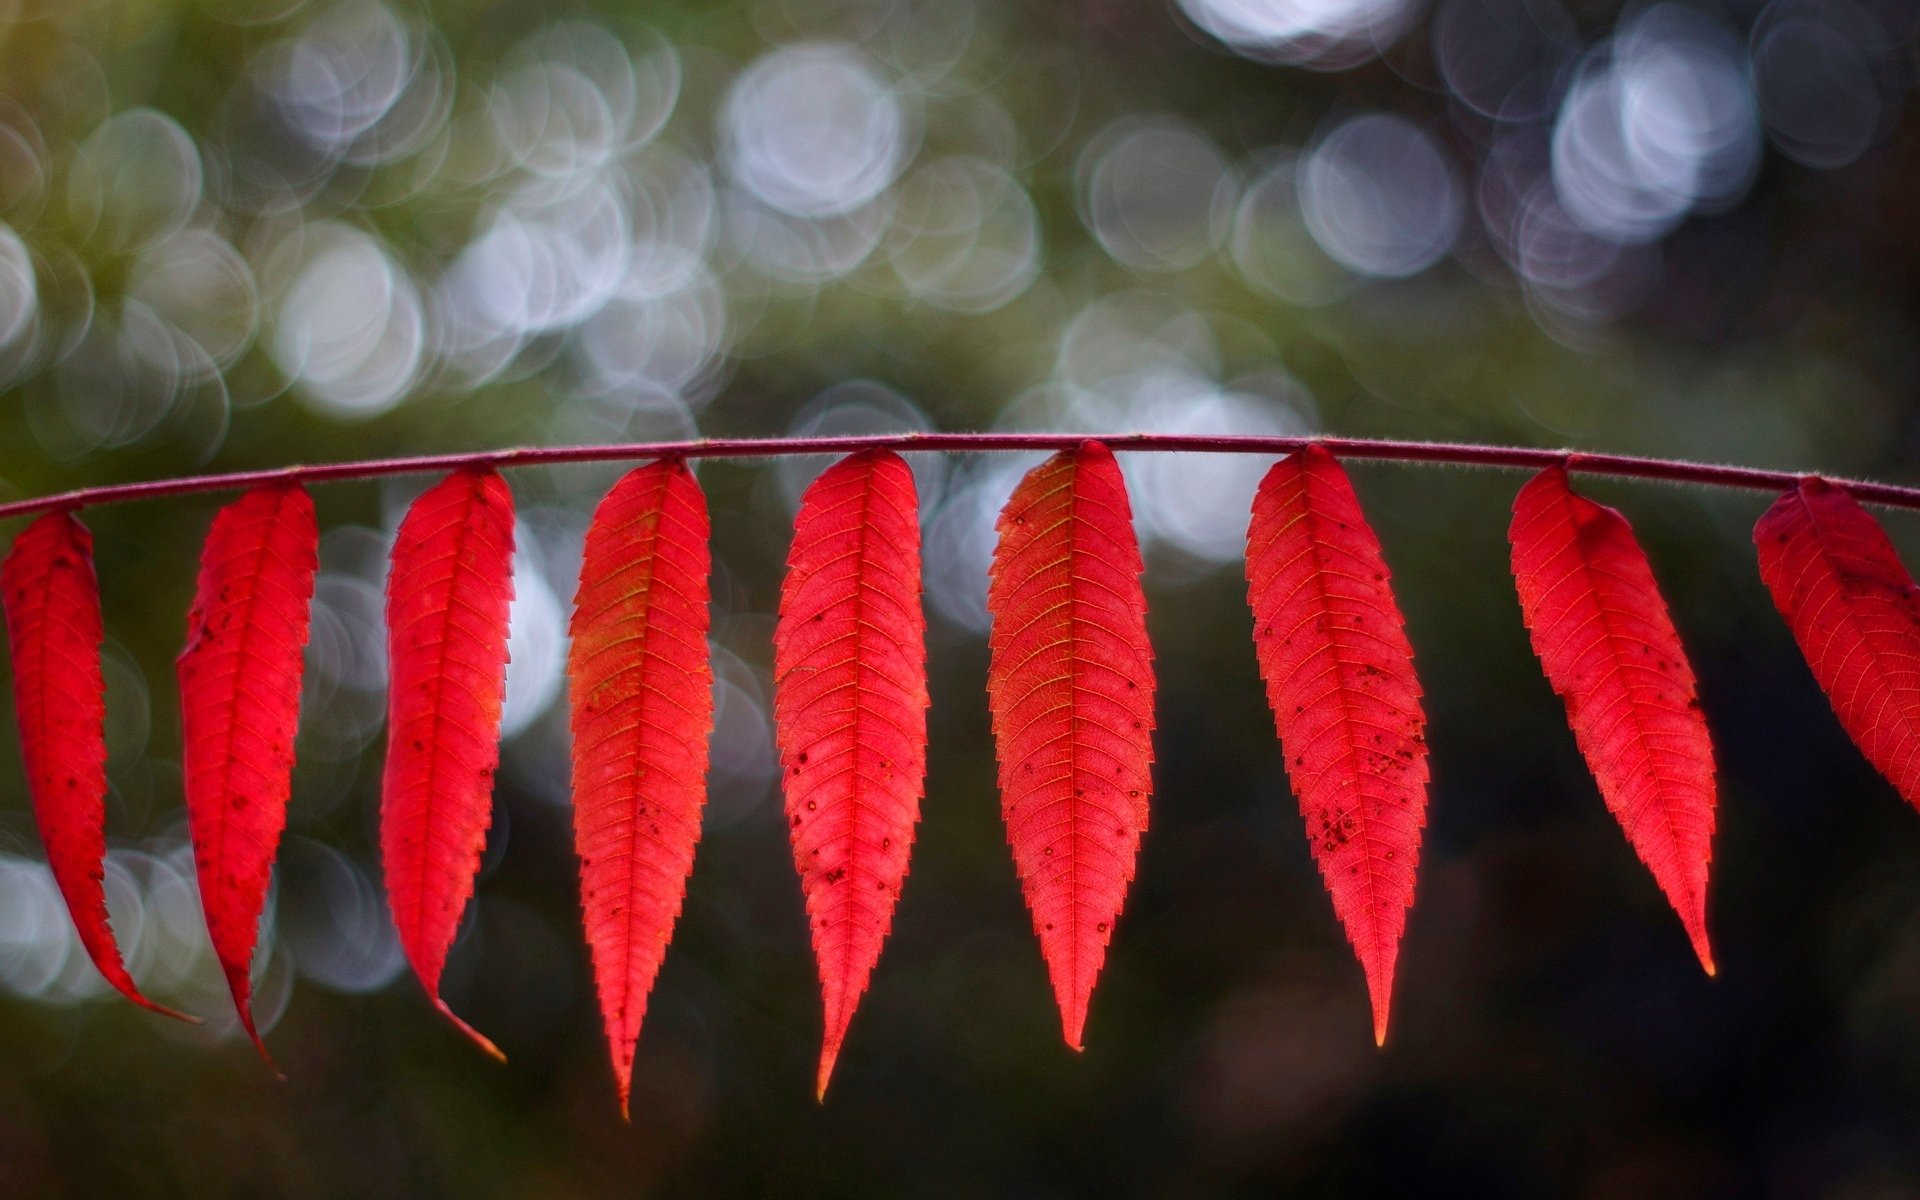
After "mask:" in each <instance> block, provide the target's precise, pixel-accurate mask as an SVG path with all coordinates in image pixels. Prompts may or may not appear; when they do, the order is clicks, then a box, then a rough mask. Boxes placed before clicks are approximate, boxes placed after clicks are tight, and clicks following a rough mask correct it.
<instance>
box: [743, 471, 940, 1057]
mask: <svg viewBox="0 0 1920 1200" xmlns="http://www.w3.org/2000/svg"><path fill="white" fill-rule="evenodd" d="M773 645H774V668H773V674H774V727H775V732H776V734H777V740H778V743H779V748H780V777H781V785H782V788H783V790H784V791H785V794H786V817H787V832H788V835H789V838H790V840H791V842H792V848H793V863H794V867H795V869H796V870H798V872H799V875H800V885H801V890H802V891H803V892H804V893H805V895H806V903H807V918H808V924H809V925H810V926H811V927H812V935H813V951H814V958H815V961H816V962H817V964H818V967H819V975H820V991H821V1003H822V1007H823V1009H824V1016H825V1022H824V1026H825V1027H824V1031H823V1036H822V1046H821V1064H820V1076H819V1079H820V1090H821V1092H822V1093H823V1094H824V1092H825V1090H826V1082H827V1077H828V1075H829V1074H830V1073H831V1071H832V1068H833V1062H834V1059H835V1057H836V1056H837V1055H838V1054H839V1052H840V1047H841V1046H842V1044H843V1043H844V1042H845V1040H846V1035H847V1027H848V1026H849V1024H851V1022H852V1020H853V1015H854V1012H855V1010H856V1009H857V1008H858V1007H859V1003H860V998H861V996H862V994H864V993H865V991H866V989H867V983H868V980H869V978H870V977H871V976H872V973H873V968H874V964H875V963H876V962H877V961H878V960H879V957H880V949H881V946H882V944H883V943H884V942H885V940H886V936H887V930H888V928H889V926H890V925H891V924H892V920H893V910H894V905H895V903H896V901H897V899H898V897H899V895H900V889H901V885H902V884H903V882H904V881H905V879H906V875H907V865H908V855H909V854H910V852H911V849H912V846H913V835H914V825H915V823H916V822H917V821H918V820H919V818H920V797H921V794H922V791H923V787H924V783H925V779H926V765H927V659H926V617H925V615H924V613H923V611H922V608H921V596H920V520H919V501H918V497H917V495H916V493H915V491H914V483H913V472H912V470H911V469H909V468H908V466H907V464H906V462H905V460H903V459H902V458H901V457H900V456H899V455H897V454H894V453H893V452H891V451H886V450H867V451H862V452H859V453H856V454H853V455H851V456H849V457H847V458H845V459H842V460H841V461H840V462H838V463H836V464H835V465H834V466H832V467H830V468H828V470H827V471H826V472H825V473H823V474H822V475H821V476H820V477H819V478H818V479H816V480H815V481H814V482H813V484H812V485H811V486H809V487H808V488H807V490H806V493H805V495H804V496H803V497H802V498H801V501H800V511H799V514H798V516H797V517H796V519H795V521H794V536H793V547H792V549H791V551H790V552H789V553H788V556H787V577H786V581H785V583H784V584H783V586H782V588H781V593H780V617H779V622H778V624H777V626H776V627H775V630H774V640H773Z"/></svg>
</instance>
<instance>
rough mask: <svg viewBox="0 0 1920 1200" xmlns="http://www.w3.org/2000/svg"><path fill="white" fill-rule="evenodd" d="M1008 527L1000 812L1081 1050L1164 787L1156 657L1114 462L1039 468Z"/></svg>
mask: <svg viewBox="0 0 1920 1200" xmlns="http://www.w3.org/2000/svg"><path fill="white" fill-rule="evenodd" d="M999 530H1000V543H999V545H998V546H997V547H996V548H995V550H994V554H993V573H992V578H991V580H990V582H989V585H988V589H987V611H988V612H989V613H991V614H992V616H993V635H992V638H991V641H990V644H989V649H990V652H991V664H990V666H989V667H988V671H987V693H988V698H989V701H990V704H991V707H992V710H993V735H994V742H995V744H996V746H997V748H998V752H999V759H1000V797H1001V808H1002V812H1003V815H1004V816H1005V818H1006V822H1007V837H1008V840H1009V841H1010V842H1011V843H1012V844H1013V858H1014V863H1015V865H1016V866H1017V867H1018V868H1019V871H1020V880H1021V883H1022V885H1023V886H1024V888H1025V890H1026V895H1027V906H1028V907H1029V908H1031V909H1032V910H1033V926H1034V931H1035V932H1036V933H1038V934H1039V936H1040V950H1041V953H1042V954H1043V955H1045V957H1046V960H1047V970H1048V973H1049V974H1050V975H1051V976H1052V979H1053V991H1054V996H1055V998H1056V999H1057V1000H1058V1001H1059V1005H1060V1022H1061V1029H1062V1032H1063V1033H1064V1034H1065V1035H1066V1039H1067V1044H1068V1045H1070V1046H1072V1047H1073V1048H1074V1049H1076V1050H1077V1049H1079V1048H1080V1035H1081V1031H1082V1029H1083V1027H1084V1026H1085V1024H1086V1019H1087V1003H1088V1001H1089V1000H1090V999H1091V998H1092V995H1093V985H1094V980H1095V979H1096V978H1098V976H1099V974H1100V967H1101V963H1102V961H1103V960H1104V959H1105V958H1106V947H1107V942H1108V940H1109V938H1110V937H1111V934H1112V929H1113V922H1114V919H1115V918H1116V917H1118V916H1119V913H1120V908H1121V906H1122V904H1123V903H1124V902H1125V900H1126V894H1127V884H1128V883H1129V882H1130V881H1131V880H1132V879H1133V870H1134V859H1135V857H1136V856H1137V855H1138V853H1139V849H1140V835H1141V834H1142V833H1143V832H1144V831H1145V830H1146V826H1147V798H1148V795H1149V793H1150V792H1151V791H1152V789H1153V779H1152V764H1153V683H1154V680H1153V650H1152V647H1150V646H1149V645H1148V644H1147V624H1146V615H1147V602H1146V596H1145V594H1144V593H1143V592H1142V591H1141V588H1140V570H1141V563H1140V547H1139V544H1138V543H1137V542H1136V541H1135V539H1134V533H1133V514H1132V511H1131V510H1130V509H1129V507H1128V505H1127V490H1126V483H1125V481H1124V480H1123V479H1122V478H1121V476H1120V467H1119V465H1118V464H1117V463H1115V462H1114V460H1113V454H1112V452H1111V451H1109V450H1108V449H1107V448H1106V447H1105V446H1103V445H1101V444H1100V443H1099V442H1083V443H1081V445H1080V447H1079V448H1078V449H1076V450H1066V451H1062V452H1061V453H1059V454H1056V455H1054V456H1053V457H1052V458H1050V459H1048V460H1047V461H1046V462H1044V463H1042V464H1041V465H1040V466H1038V467H1035V468H1034V469H1033V470H1032V471H1031V472H1029V473H1028V475H1027V477H1026V478H1025V479H1023V480H1021V481H1020V486H1019V487H1018V488H1016V489H1015V490H1014V493H1013V498H1012V499H1010V500H1008V501H1007V507H1006V509H1005V510H1004V511H1002V512H1001V514H1000V522H999Z"/></svg>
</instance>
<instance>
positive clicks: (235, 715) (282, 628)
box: [176, 483, 320, 1078]
mask: <svg viewBox="0 0 1920 1200" xmlns="http://www.w3.org/2000/svg"><path fill="white" fill-rule="evenodd" d="M319 545H320V532H319V528H318V526H317V525H316V524H315V520H314V512H313V501H312V499H311V498H310V497H309V496H308V495H307V492H306V489H305V488H302V487H301V486H300V485H299V484H297V483H270V484H264V485H262V486H260V487H256V488H254V489H253V490H251V491H249V492H247V493H246V494H244V495H243V496H241V497H240V498H239V499H238V500H235V501H234V502H233V503H231V504H229V505H227V506H226V507H225V508H223V509H221V510H220V512H219V514H218V515H216V516H215V517H214V520H213V526H212V528H211V529H210V530H209V531H208V533H207V539H206V544H205V546H204V547H203V548H202V550H201V554H200V577H199V583H198V585H197V587H196V589H195V593H194V600H193V607H192V609H191V610H190V611H189V613H188V615H187V637H186V646H185V648H184V649H182V650H181V652H180V657H179V659H178V661H177V663H176V669H177V671H178V675H179V681H180V725H181V743H182V753H183V757H182V762H181V771H182V777H183V784H184V790H185V792H186V801H187V825H188V830H189V832H190V834H191V836H192V840H193V851H194V866H195V871H196V874H197V876H198V878H199V884H200V903H201V908H202V910H203V911H204V913H205V916H206V924H207V934H208V937H209V938H210V939H211V941H212V943H213V950H214V956H215V958H216V959H218V961H219V963H220V967H221V970H222V972H223V973H224V974H225V976H226V979H227V986H228V990H229V991H231V992H232V994H233V1002H234V1007H235V1008H236V1009H237V1010H238V1012H239V1014H240V1024H241V1026H242V1027H243V1028H244V1029H245V1030H246V1033H247V1037H248V1038H249V1039H250V1040H251V1041H252V1042H253V1044H254V1047H255V1048H256V1049H257V1050H259V1052H260V1057H261V1058H262V1059H263V1060H264V1061H265V1062H266V1063H267V1065H268V1067H269V1068H271V1069H272V1070H273V1071H274V1073H275V1074H276V1075H278V1074H279V1068H277V1067H274V1065H273V1058H272V1056H271V1055H269V1054H268V1053H267V1048H266V1045H265V1044H264V1043H263V1042H262V1041H261V1040H260V1035H259V1033H258V1031H257V1030H256V1029H255V1028H254V1020H253V1004H252V986H253V985H252V979H251V977H250V976H249V973H248V967H249V965H250V964H251V962H252V961H253V952H254V945H255V941H256V939H257V937H258V934H259V927H260V914H261V911H262V910H263V909H264V908H265V906H266V899H267V888H268V885H269V884H270V883H271V881H272V877H273V860H274V854H275V851H276V850H277V849H278V847H279V844H280V835H281V833H282V831H283V830H284V829H285V828H286V823H287V800H288V796H289V795H290V793H291V791H292V780H293V761H294V738H295V735H296V733H297V730H298V726H299V718H300V682H301V675H302V672H303V670H304V668H305V655H304V651H305V648H306V644H307V632H308V627H309V624H310V621H311V616H312V603H313V581H314V575H315V573H316V572H317V571H318V570H319V566H320V560H319ZM281 1077H282V1078H285V1076H281Z"/></svg>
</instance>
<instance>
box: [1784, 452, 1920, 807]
mask: <svg viewBox="0 0 1920 1200" xmlns="http://www.w3.org/2000/svg"><path fill="white" fill-rule="evenodd" d="M1753 540H1754V544H1755V546H1756V547H1757V549H1758V550H1759V552H1760V577H1761V579H1763V580H1764V581H1765V582H1766V585H1767V590H1768V591H1769V592H1770V593H1772V595H1773V603H1774V606H1775V607H1776V608H1778V609H1779V610H1780V615H1781V616H1783V617H1785V618H1786V620H1787V626H1788V628H1790V629H1792V630H1793V638H1794V641H1796V642H1798V643H1799V645H1800V653H1801V654H1802V655H1804V656H1805V657H1806V660H1807V665H1808V666H1809V667H1811V668H1812V669H1813V677H1814V678H1815V679H1816V680H1818V681H1819V683H1820V690H1821V691H1823V692H1825V693H1826V694H1827V699H1828V700H1829V701H1831V702H1832V704H1833V711H1834V712H1835V713H1836V714H1837V715H1838V716H1839V718H1840V724H1841V725H1842V726H1843V727H1844V728H1845V729H1846V731H1847V736H1849V737H1851V738H1852V739H1853V741H1854V744H1855V745H1857V746H1859V747H1860V752H1861V753H1862V754H1865V755H1866V756H1867V761H1868V762H1870V763H1872V764H1873V765H1874V767H1875V769H1877V770H1878V771H1879V772H1880V773H1881V774H1882V775H1884V776H1886V777H1887V779H1888V780H1890V781H1891V782H1892V783H1893V786H1894V787H1895V788H1897V789H1898V790H1899V792H1900V794H1901V795H1902V796H1904V797H1906V799H1907V802H1908V803H1909V804H1912V805H1914V806H1915V807H1916V808H1920V591H1917V590H1916V589H1915V588H1914V584H1913V577H1912V576H1911V575H1909V574H1908V573H1907V569H1906V567H1905V566H1903V565H1901V562H1900V555H1899V554H1898V552H1896V551H1895V550H1894V548H1893V543H1892V542H1891V541H1889V540H1888V539H1887V535H1886V531H1885V530H1883V529H1881V528H1880V523H1879V522H1878V521H1875V520H1874V519H1873V517H1872V516H1870V515H1869V514H1868V513H1867V511H1866V510H1865V509H1863V508H1861V507H1860V505H1859V504H1858V503H1856V502H1855V501H1854V499H1853V497H1852V496H1850V495H1848V494H1847V493H1846V491H1845V490H1844V489H1842V488H1838V487H1835V486H1834V485H1833V484H1830V483H1828V482H1826V481H1825V480H1823V479H1813V478H1808V479H1803V480H1801V481H1800V484H1799V485H1798V486H1797V487H1794V488H1791V489H1789V490H1788V491H1787V492H1786V494H1785V495H1783V496H1781V497H1780V499H1779V500H1777V501H1775V502H1774V504H1773V507H1771V508H1769V509H1768V510H1767V511H1766V514H1765V515H1764V516H1762V517H1761V518H1760V523H1759V524H1758V525H1756V526H1754V530H1753Z"/></svg>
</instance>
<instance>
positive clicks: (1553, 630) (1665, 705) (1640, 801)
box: [1509, 467, 1714, 975]
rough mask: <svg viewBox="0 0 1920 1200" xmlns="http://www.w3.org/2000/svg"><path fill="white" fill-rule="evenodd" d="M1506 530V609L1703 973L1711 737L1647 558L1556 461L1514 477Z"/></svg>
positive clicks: (1620, 522)
mask: <svg viewBox="0 0 1920 1200" xmlns="http://www.w3.org/2000/svg"><path fill="white" fill-rule="evenodd" d="M1509 537H1510V539H1511V541H1512V543H1513V578H1514V582H1515V583H1516V584H1517V585H1518V587H1519V591H1520V610H1521V612H1522V613H1523V614H1524V615H1525V617H1526V621H1527V631H1528V633H1529V634H1530V635H1531V636H1532V639H1533V649H1534V652H1535V653H1536V654H1538V655H1539V656H1540V665H1541V666H1542V667H1543V668H1544V669H1545V671H1546V675H1547V681H1548V682H1549V683H1551V684H1552V685H1553V690H1554V691H1555V692H1556V693H1558V694H1559V696H1560V698H1561V699H1562V700H1564V701H1565V702H1566V706H1567V721H1568V723H1569V724H1570V725H1571V726H1572V727H1573V734H1574V740H1575V741H1577V742H1578V743H1579V745H1580V753H1581V754H1583V755H1584V756H1585V757H1586V760H1587V766H1588V767H1589V768H1590V769H1591V770H1592V771H1593V777H1594V780H1595V781H1596V782H1597V783H1599V785H1600V795H1601V797H1602V798H1604V799H1605V800H1606V803H1607V808H1608V809H1610V810H1611V811H1612V812H1613V815H1614V816H1615V817H1616V818H1617V819H1618V820H1619V822H1620V827H1621V829H1623V830H1625V831H1626V834H1627V840H1628V841H1629V842H1631V843H1632V844H1633V849H1634V851H1635V853H1637V854H1639V856H1640V861H1642V862H1644V863H1646V864H1647V869H1648V870H1650V871H1652V872H1653V878H1654V880H1655V882H1657V883H1658V884H1659V885H1660V890H1661V891H1663V892H1665V893H1666V896H1667V900H1668V902H1670V903H1671V904H1672V905H1673V908H1674V911H1675V912H1677V913H1679V914H1680V921H1681V923H1682V924H1683V925H1684V926H1686V930H1687V936H1688V937H1689V938H1691V939H1692V941H1693V949H1694V953H1696V954H1697V955H1699V956H1700V965H1701V966H1703V967H1705V968H1706V970H1707V973H1708V974H1709V975H1711V974H1712V973H1713V952H1712V950H1711V948H1710V947H1709V945H1708V942H1707V863H1708V860H1709V859H1710V858H1711V857H1712V853H1713V845H1712V843H1713V814H1714V782H1713V743H1712V741H1711V739H1709V737H1708V736H1707V723H1706V719H1705V717H1704V716H1702V714H1701V712H1700V701H1699V698H1698V696H1697V694H1696V689H1695V686H1694V680H1693V668H1692V667H1691V666H1689V665H1688V663H1687V655H1686V651H1685V650H1684V649H1682V648H1681V645H1680V635H1679V634H1678V633H1677V632H1675V631H1674V628H1673V619H1672V618H1671V617H1669V616H1668V615H1667V605H1666V601H1664V600H1662V599H1661V598H1660V589H1659V585H1658V584H1656V583H1655V582H1654V578H1653V568H1652V567H1651V566H1650V565H1649V564H1648V562H1647V556H1646V554H1645V552H1643V551H1642V550H1641V549H1640V543H1639V542H1638V541H1637V540H1635V538H1634V536H1633V530H1632V528H1631V527H1629V526H1628V524H1627V521H1626V518H1625V517H1622V516H1621V515H1620V514H1619V513H1618V512H1617V511H1615V510H1614V509H1611V508H1608V507H1606V506H1605V505H1603V504H1595V503H1594V502H1593V501H1591V500H1588V499H1587V498H1586V497H1584V496H1580V495H1577V494H1576V493H1575V492H1574V491H1573V489H1572V488H1571V487H1569V486H1568V484H1567V472H1566V470H1565V469H1564V468H1561V467H1549V468H1547V469H1546V470H1544V471H1542V472H1540V474H1538V475H1536V476H1534V478H1533V479H1532V480H1531V481H1530V482H1529V483H1528V484H1527V485H1526V487H1524V488H1522V489H1520V495H1519V497H1518V498H1517V499H1516V500H1515V501H1514V504H1513V525H1512V528H1511V529H1510V530H1509Z"/></svg>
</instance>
